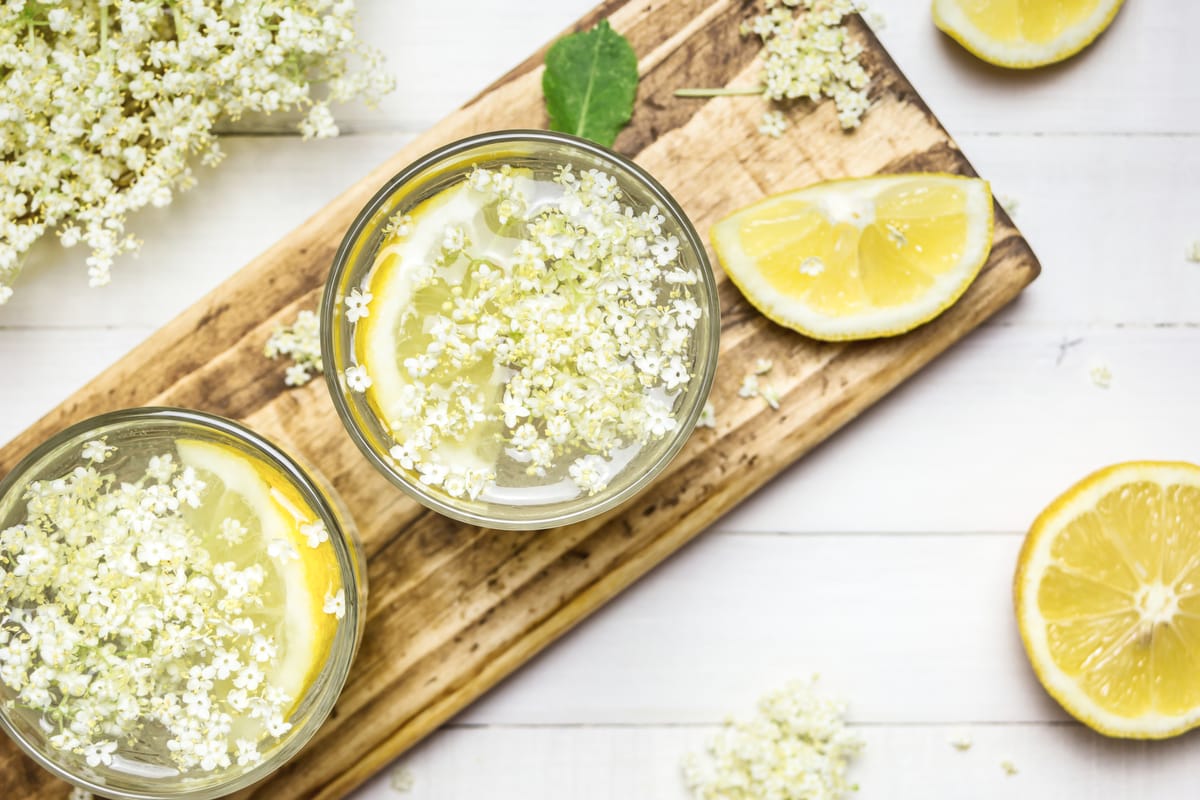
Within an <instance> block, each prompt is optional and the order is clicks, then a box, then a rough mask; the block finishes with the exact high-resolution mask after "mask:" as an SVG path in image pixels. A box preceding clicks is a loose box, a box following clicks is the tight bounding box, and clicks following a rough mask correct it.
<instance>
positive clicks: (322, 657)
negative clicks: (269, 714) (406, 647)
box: [175, 439, 342, 707]
mask: <svg viewBox="0 0 1200 800" xmlns="http://www.w3.org/2000/svg"><path fill="white" fill-rule="evenodd" d="M175 448H176V451H177V452H178V453H179V459H180V461H181V462H182V463H183V464H184V465H185V466H189V467H191V468H193V469H194V470H196V473H197V474H198V476H199V477H200V479H201V480H203V481H204V482H205V484H206V486H205V491H204V493H203V495H202V496H201V500H202V502H201V505H200V507H199V508H198V509H196V510H195V511H191V512H189V513H188V521H189V522H190V523H191V524H192V526H193V527H194V528H195V530H197V531H201V532H204V531H212V532H214V533H213V538H214V541H219V540H216V534H215V531H217V530H218V528H219V526H220V524H221V521H222V520H224V519H227V518H229V519H235V520H237V521H238V522H239V523H241V524H242V526H243V527H245V528H246V529H247V531H248V534H247V535H246V536H245V538H244V539H243V540H242V541H241V542H240V543H238V544H236V545H227V544H224V543H222V544H221V545H220V546H219V549H218V547H217V545H214V546H213V549H214V551H216V552H214V558H215V559H216V560H221V561H225V560H228V561H234V562H236V563H238V565H239V566H241V567H244V566H247V565H249V564H252V563H258V564H261V565H263V567H264V568H265V569H266V580H265V581H264V585H263V592H262V594H263V607H262V609H261V615H262V616H263V617H264V620H263V621H264V622H268V623H270V624H271V625H272V626H273V627H274V628H275V629H276V630H277V631H279V637H278V638H279V639H280V641H279V642H278V661H277V662H276V663H275V664H274V665H272V668H271V670H270V672H269V673H268V676H267V677H268V680H269V681H270V682H271V683H272V684H273V685H275V686H277V687H278V688H280V689H282V690H284V691H285V692H287V693H288V694H289V695H290V696H291V697H292V699H293V707H294V704H296V703H299V701H300V700H301V698H303V697H304V694H305V692H306V691H307V690H308V687H309V685H310V684H311V683H312V682H313V680H314V679H315V678H316V676H317V674H318V673H319V672H320V671H321V669H322V668H323V667H324V666H325V661H326V659H327V658H328V656H329V651H330V648H331V647H332V644H333V638H334V635H335V634H336V633H337V625H338V621H337V618H336V617H335V616H333V615H332V614H327V613H325V610H324V604H325V596H326V594H328V593H330V592H334V593H336V592H337V590H338V589H340V588H342V586H341V572H340V570H339V567H338V562H337V556H336V554H335V553H334V551H333V548H332V547H331V546H330V545H329V544H328V543H323V544H321V545H320V546H319V547H315V548H314V547H310V546H309V543H308V540H307V538H306V537H305V535H304V533H303V532H302V531H301V530H300V527H301V526H302V525H305V524H308V523H311V522H314V521H315V520H316V519H317V517H316V515H315V514H314V513H313V512H312V511H311V510H310V508H309V506H308V504H307V503H306V502H305V501H304V499H303V498H302V497H300V495H299V493H298V492H297V491H296V489H295V487H293V486H292V485H291V483H289V482H288V481H287V480H285V479H284V478H283V476H282V475H277V474H275V473H274V472H273V471H272V470H271V469H270V468H269V467H268V466H267V465H266V464H263V463H261V462H259V461H258V460H256V459H254V458H252V457H251V456H249V455H246V454H243V453H242V452H241V451H239V450H236V449H234V448H232V447H227V446H222V445H219V444H215V443H212V442H206V441H201V440H198V439H182V440H180V441H178V442H176V444H175ZM276 540H282V541H284V542H287V543H289V544H290V545H291V546H292V548H293V549H294V551H295V554H296V555H297V556H298V557H297V558H270V557H269V556H268V555H267V546H268V544H269V543H270V542H272V541H276Z"/></svg>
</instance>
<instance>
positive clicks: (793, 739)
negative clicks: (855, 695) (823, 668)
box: [683, 678, 863, 800]
mask: <svg viewBox="0 0 1200 800" xmlns="http://www.w3.org/2000/svg"><path fill="white" fill-rule="evenodd" d="M815 681H816V679H815V678H813V679H810V680H807V681H796V682H793V683H791V684H789V685H788V686H786V687H785V688H783V689H781V690H779V691H775V692H772V693H771V694H768V695H766V696H765V697H763V698H762V699H761V700H760V701H759V703H758V713H757V714H756V715H755V716H754V717H752V718H751V719H748V720H742V721H735V722H729V723H727V724H726V726H725V728H724V729H723V730H722V731H721V732H720V733H718V734H717V735H716V736H714V737H713V738H712V740H711V741H710V742H709V743H708V748H707V752H706V753H705V754H699V753H691V754H689V755H688V756H687V758H686V759H685V760H684V765H683V770H684V778H685V780H686V781H687V785H688V788H689V789H690V790H691V792H692V796H693V797H695V798H696V800H762V799H763V798H775V799H776V800H837V799H838V798H841V797H843V796H844V795H845V794H846V793H847V792H848V791H852V790H853V789H855V788H857V787H855V786H852V785H850V784H849V783H848V782H847V779H846V770H847V768H848V766H849V762H850V760H851V759H853V758H854V756H856V755H857V754H858V753H859V752H860V751H861V750H862V748H863V741H862V739H861V738H860V737H859V736H857V735H856V734H854V733H852V732H851V731H850V730H849V729H847V727H846V723H845V721H844V719H843V717H844V715H845V711H846V708H845V706H844V705H843V704H841V703H838V702H836V701H834V700H831V699H829V698H828V697H825V696H823V695H821V694H820V693H819V692H818V691H817V690H816V688H815Z"/></svg>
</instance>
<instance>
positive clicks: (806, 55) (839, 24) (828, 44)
mask: <svg viewBox="0 0 1200 800" xmlns="http://www.w3.org/2000/svg"><path fill="white" fill-rule="evenodd" d="M796 9H799V10H800V13H799V14H797V13H796ZM862 10H863V6H862V4H861V3H860V2H859V0H767V3H766V13H764V14H760V15H759V16H757V17H754V18H753V19H750V20H747V21H746V22H744V23H742V35H743V36H749V35H755V36H758V37H759V38H760V39H762V42H763V67H762V77H761V80H762V92H763V95H764V96H765V97H767V98H768V99H770V100H775V101H781V102H787V101H794V100H800V99H806V100H811V101H812V102H814V103H818V102H820V101H821V100H822V98H830V99H831V100H833V102H834V105H836V106H837V112H838V122H839V123H840V124H841V126H842V128H844V129H846V130H850V129H852V128H857V127H858V125H859V123H861V122H862V118H863V115H864V114H865V113H866V112H867V109H868V108H869V107H870V104H871V101H870V99H869V98H868V97H867V87H868V85H869V84H870V82H871V79H870V76H869V75H868V74H867V71H866V70H865V69H864V68H863V66H862V63H861V62H860V57H861V56H862V52H863V50H862V46H861V45H860V44H858V43H857V42H855V41H854V40H853V39H851V38H850V36H848V35H847V33H846V27H845V20H846V18H847V17H849V16H850V15H852V14H856V13H858V12H860V11H862ZM785 127H786V121H785V120H784V119H783V117H782V116H781V115H780V114H779V113H778V112H776V111H768V112H766V115H765V116H764V117H763V123H762V125H761V126H760V128H759V130H761V131H763V132H764V133H766V134H768V135H771V136H776V137H777V136H780V135H782V133H783V130H784V128H785Z"/></svg>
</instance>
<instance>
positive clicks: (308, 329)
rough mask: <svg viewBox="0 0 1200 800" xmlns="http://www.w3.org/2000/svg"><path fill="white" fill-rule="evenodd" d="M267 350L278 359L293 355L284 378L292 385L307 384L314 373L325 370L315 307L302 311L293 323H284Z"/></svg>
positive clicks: (273, 358) (268, 353) (269, 341)
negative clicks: (311, 309) (312, 309)
mask: <svg viewBox="0 0 1200 800" xmlns="http://www.w3.org/2000/svg"><path fill="white" fill-rule="evenodd" d="M263 354H264V355H265V356H266V357H267V358H269V359H271V360H272V361H274V360H275V359H276V358H278V357H279V356H290V357H291V359H292V361H293V362H294V363H293V364H291V365H290V366H289V367H288V368H287V372H286V374H285V377H284V379H283V382H284V383H285V384H287V385H288V386H303V385H304V384H306V383H308V382H309V381H310V380H312V377H313V373H321V372H324V370H325V367H324V364H323V363H322V361H321V324H320V321H319V320H318V318H317V313H316V312H315V311H308V310H305V311H301V312H300V313H299V314H298V315H297V316H296V321H295V322H293V323H292V324H291V325H280V326H278V327H276V328H275V331H274V332H273V333H272V334H271V336H270V338H268V339H267V345H266V347H265V348H263Z"/></svg>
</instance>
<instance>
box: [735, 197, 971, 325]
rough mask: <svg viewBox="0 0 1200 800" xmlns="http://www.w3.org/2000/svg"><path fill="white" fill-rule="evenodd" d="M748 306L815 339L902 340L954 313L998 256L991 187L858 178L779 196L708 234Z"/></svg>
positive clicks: (752, 206) (768, 199) (769, 199)
mask: <svg viewBox="0 0 1200 800" xmlns="http://www.w3.org/2000/svg"><path fill="white" fill-rule="evenodd" d="M712 241H713V245H714V247H715V249H716V252H717V258H718V259H719V260H720V262H721V265H722V266H723V267H724V268H725V271H726V272H727V273H728V274H729V277H730V279H731V280H733V282H734V283H735V284H737V287H738V288H739V289H741V291H742V294H744V295H745V296H746V299H747V300H749V301H750V303H751V304H753V305H754V307H755V308H757V309H758V310H759V311H761V312H762V313H763V314H765V315H766V316H767V317H769V318H771V319H772V320H774V321H775V322H778V323H779V324H780V325H784V326H786V327H788V328H792V329H794V330H797V331H800V332H801V333H803V334H806V335H808V336H811V337H813V338H816V339H825V340H830V341H833V340H843V339H867V338H874V337H880V336H895V335H897V334H901V333H904V332H905V331H909V330H912V329H913V328H915V327H917V326H918V325H920V324H922V323H924V322H928V321H929V320H931V319H933V318H934V317H936V316H937V315H938V314H940V313H941V312H942V311H944V310H945V309H946V308H948V307H949V306H950V305H951V304H953V303H954V301H956V300H957V299H958V298H959V297H960V296H961V295H962V293H963V292H964V291H966V289H967V287H968V286H969V285H970V283H971V281H973V280H974V279H975V276H976V275H977V274H979V270H980V268H981V267H982V266H983V264H984V262H985V261H987V257H988V253H989V252H991V246H992V195H991V190H990V189H989V188H988V184H987V183H986V182H985V181H982V180H979V179H977V178H964V177H960V176H957V175H941V174H911V175H888V176H881V177H875V178H854V179H848V180H840V181H830V182H827V183H820V184H816V185H815V186H810V187H808V188H805V189H800V190H797V191H793V192H787V193H784V194H778V195H774V196H771V197H768V198H765V199H764V200H761V201H759V202H757V203H755V204H754V205H751V206H749V207H747V208H744V209H742V210H740V211H737V212H736V213H734V214H732V215H731V216H729V217H726V218H725V219H723V220H722V221H720V222H718V223H717V224H716V225H714V226H713V229H712Z"/></svg>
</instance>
